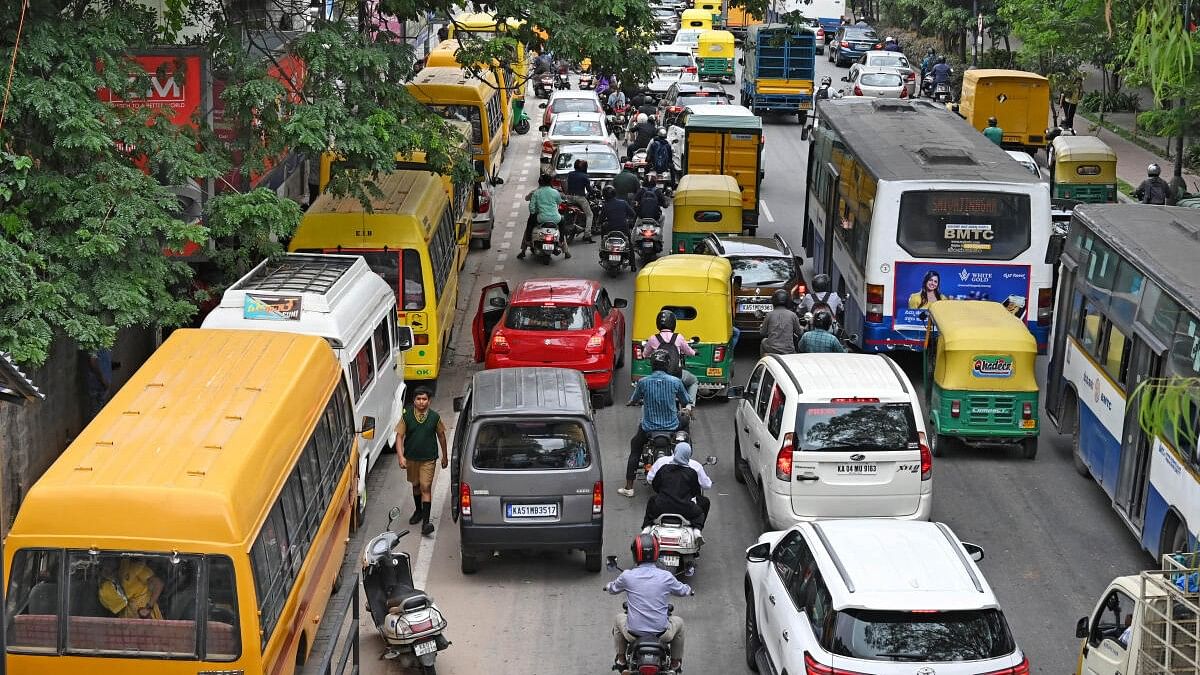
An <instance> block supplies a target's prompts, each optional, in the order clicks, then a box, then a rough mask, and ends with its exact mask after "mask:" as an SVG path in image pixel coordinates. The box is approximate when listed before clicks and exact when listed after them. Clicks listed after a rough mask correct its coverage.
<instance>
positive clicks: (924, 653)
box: [745, 519, 1030, 675]
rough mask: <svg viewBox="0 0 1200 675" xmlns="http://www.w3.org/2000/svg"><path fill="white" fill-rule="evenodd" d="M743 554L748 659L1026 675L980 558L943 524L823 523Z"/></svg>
mask: <svg viewBox="0 0 1200 675" xmlns="http://www.w3.org/2000/svg"><path fill="white" fill-rule="evenodd" d="M758 542H759V543H757V544H755V545H754V546H751V547H750V548H749V549H747V550H746V560H747V564H746V580H745V587H746V588H745V590H746V636H745V641H746V665H747V666H749V667H750V669H751V670H754V671H757V672H759V673H762V674H763V675H768V674H769V673H807V674H808V675H862V674H866V673H870V674H871V675H893V674H895V675H899V674H901V673H902V674H903V675H912V674H913V673H934V672H936V673H937V675H1029V672H1030V669H1029V661H1028V660H1027V659H1026V658H1025V656H1024V654H1023V653H1022V652H1021V650H1020V649H1019V648H1018V647H1017V644H1016V641H1015V640H1014V639H1013V636H1012V633H1011V632H1009V629H1008V622H1007V621H1005V619H1004V612H1003V611H1001V609H1000V605H999V604H998V603H997V602H996V597H995V595H993V594H992V589H991V588H990V587H989V586H988V583H987V581H986V580H984V578H983V574H982V573H981V572H980V571H979V568H978V567H976V566H975V563H974V560H982V559H983V549H981V548H979V547H978V546H975V545H974V544H966V543H962V542H960V541H959V539H958V537H956V536H955V535H954V533H953V532H951V531H950V528H948V527H946V526H945V525H943V524H941V523H929V522H897V521H882V520H868V519H860V520H828V521H820V522H812V523H801V524H799V525H796V526H795V527H792V528H791V529H789V530H785V531H783V532H768V533H766V534H764V535H762V536H761V537H759V539H758Z"/></svg>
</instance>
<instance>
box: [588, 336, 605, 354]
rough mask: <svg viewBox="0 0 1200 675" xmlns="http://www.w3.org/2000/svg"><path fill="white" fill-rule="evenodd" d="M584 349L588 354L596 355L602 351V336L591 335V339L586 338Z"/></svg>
mask: <svg viewBox="0 0 1200 675" xmlns="http://www.w3.org/2000/svg"><path fill="white" fill-rule="evenodd" d="M585 349H586V350H587V351H588V353H590V354H597V353H600V352H602V351H604V336H603V335H593V336H592V337H590V338H588V341H587V347H585Z"/></svg>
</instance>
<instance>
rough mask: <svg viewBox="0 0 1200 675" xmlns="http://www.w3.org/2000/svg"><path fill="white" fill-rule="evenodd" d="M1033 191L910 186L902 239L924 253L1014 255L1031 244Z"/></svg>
mask: <svg viewBox="0 0 1200 675" xmlns="http://www.w3.org/2000/svg"><path fill="white" fill-rule="evenodd" d="M1030 214H1031V207H1030V201H1029V195H1022V194H1006V193H1000V192H966V191H941V190H939V191H936V192H935V191H915V190H914V191H910V192H905V193H904V194H903V195H901V197H900V214H899V224H900V225H899V228H898V235H897V239H898V242H899V244H900V246H902V247H903V248H904V250H905V251H907V252H908V253H909V254H911V255H913V256H915V257H918V258H971V259H976V260H1012V259H1013V258H1015V257H1017V256H1018V255H1020V254H1021V253H1022V252H1024V251H1025V250H1026V249H1028V248H1029V244H1030V237H1031V232H1030V218H1031V216H1030Z"/></svg>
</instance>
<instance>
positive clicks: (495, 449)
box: [471, 420, 592, 471]
mask: <svg viewBox="0 0 1200 675" xmlns="http://www.w3.org/2000/svg"><path fill="white" fill-rule="evenodd" d="M471 463H472V464H473V465H474V466H475V468H476V469H492V470H501V471H529V470H544V469H585V468H587V467H589V466H591V465H592V453H591V449H590V448H589V447H588V441H587V434H586V433H585V432H584V430H583V426H582V425H580V424H579V423H578V422H572V421H566V420H562V421H554V420H521V421H514V422H488V423H486V424H484V425H483V426H481V427H480V428H479V433H478V435H477V436H476V437H475V454H474V457H472V459H471Z"/></svg>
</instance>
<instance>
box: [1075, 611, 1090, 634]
mask: <svg viewBox="0 0 1200 675" xmlns="http://www.w3.org/2000/svg"><path fill="white" fill-rule="evenodd" d="M1088 632H1089V631H1088V618H1087V617H1086V616H1081V617H1079V621H1076V622H1075V637H1077V638H1085V637H1087V636H1088Z"/></svg>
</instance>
